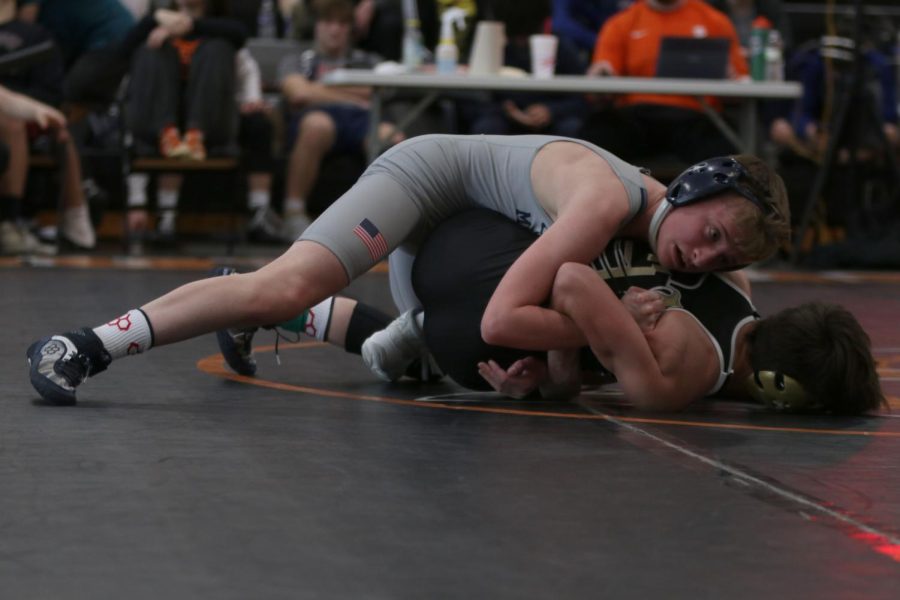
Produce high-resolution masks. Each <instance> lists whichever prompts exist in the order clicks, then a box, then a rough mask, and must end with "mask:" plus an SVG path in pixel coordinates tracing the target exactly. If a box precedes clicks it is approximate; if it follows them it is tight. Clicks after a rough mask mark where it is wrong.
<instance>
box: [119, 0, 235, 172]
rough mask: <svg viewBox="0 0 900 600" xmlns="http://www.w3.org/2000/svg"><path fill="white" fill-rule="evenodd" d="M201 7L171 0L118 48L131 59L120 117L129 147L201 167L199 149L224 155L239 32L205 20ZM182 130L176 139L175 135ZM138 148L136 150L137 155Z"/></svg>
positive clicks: (221, 20)
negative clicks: (138, 144)
mask: <svg viewBox="0 0 900 600" xmlns="http://www.w3.org/2000/svg"><path fill="white" fill-rule="evenodd" d="M206 5H207V0H176V2H175V3H174V4H173V8H174V9H172V10H169V9H158V10H156V11H154V12H153V13H151V14H149V15H147V16H146V17H145V18H144V19H142V20H141V21H140V22H139V23H138V24H137V25H136V26H135V28H134V29H133V30H132V31H131V32H130V33H129V34H128V37H127V38H126V39H125V41H124V42H123V48H122V49H123V52H126V53H128V52H133V53H134V55H133V58H132V67H131V83H130V87H129V93H128V105H127V113H128V118H129V127H130V129H131V132H132V133H133V134H134V136H135V139H136V141H138V142H141V143H143V144H144V148H143V150H145V151H146V144H148V143H149V144H151V148H152V147H154V146H158V150H159V154H161V155H162V156H165V157H169V158H173V157H184V158H188V159H195V160H202V159H204V158H205V157H206V154H207V147H209V148H227V147H228V146H229V145H231V144H233V141H234V139H235V132H236V124H237V116H236V109H235V104H234V102H231V101H229V102H223V101H222V99H223V98H228V99H229V100H231V99H233V98H234V94H235V82H234V79H235V74H234V73H235V69H234V64H235V53H236V52H237V51H238V50H239V49H240V48H241V47H243V45H244V42H245V41H246V38H247V34H246V31H245V29H244V26H243V25H242V24H241V23H240V22H239V21H236V20H234V19H229V18H226V17H216V16H208V15H209V14H210V13H209V12H208V11H207V6H206ZM182 130H183V131H184V137H183V138H182V136H181V131H182ZM140 149H141V148H139V150H140Z"/></svg>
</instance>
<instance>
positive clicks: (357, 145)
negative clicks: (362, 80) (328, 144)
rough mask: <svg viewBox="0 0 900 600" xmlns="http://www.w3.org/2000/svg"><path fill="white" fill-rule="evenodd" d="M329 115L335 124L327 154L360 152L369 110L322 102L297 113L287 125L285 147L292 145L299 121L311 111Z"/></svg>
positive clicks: (367, 128)
mask: <svg viewBox="0 0 900 600" xmlns="http://www.w3.org/2000/svg"><path fill="white" fill-rule="evenodd" d="M317 111H318V112H323V113H326V114H327V115H329V116H330V117H331V118H332V120H333V121H334V125H335V140H334V146H332V148H331V150H330V151H329V154H350V153H352V152H362V151H363V142H365V139H366V134H367V133H368V132H369V111H367V110H365V109H363V108H359V107H358V106H353V105H350V104H323V105H321V106H315V107H312V108H308V109H306V110H304V111H302V112H300V113H298V114H297V116H295V117H294V118H293V119H291V121H290V125H289V126H288V132H287V139H286V144H285V145H286V147H288V148H290V147H292V146H293V145H294V141H296V139H297V135H298V133H299V131H300V121H301V120H302V119H303V117H304V116H306V115H307V114H309V113H311V112H317Z"/></svg>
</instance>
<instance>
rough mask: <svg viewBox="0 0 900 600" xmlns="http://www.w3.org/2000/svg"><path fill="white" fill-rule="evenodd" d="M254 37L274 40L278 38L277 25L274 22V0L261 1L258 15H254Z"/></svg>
mask: <svg viewBox="0 0 900 600" xmlns="http://www.w3.org/2000/svg"><path fill="white" fill-rule="evenodd" d="M256 36H257V37H261V38H268V39H274V38H277V37H278V24H277V23H276V20H275V0H262V3H261V4H260V5H259V13H257V15H256Z"/></svg>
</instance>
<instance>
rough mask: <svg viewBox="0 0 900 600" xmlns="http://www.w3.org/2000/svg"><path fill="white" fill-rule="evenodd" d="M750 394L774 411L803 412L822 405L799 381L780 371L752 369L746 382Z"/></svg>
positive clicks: (819, 407)
mask: <svg viewBox="0 0 900 600" xmlns="http://www.w3.org/2000/svg"><path fill="white" fill-rule="evenodd" d="M746 385H747V388H748V390H749V392H750V395H751V396H753V398H754V399H755V400H756V401H757V402H760V403H762V404H765V405H766V406H767V407H768V408H770V409H772V410H775V411H776V412H803V411H809V410H816V409H821V408H822V406H821V404H819V403H818V402H816V401H815V399H814V398H812V397H811V396H810V395H809V393H808V392H807V391H806V390H804V389H803V386H802V385H800V382H799V381H797V380H796V379H794V378H793V377H790V376H788V375H785V374H784V373H781V372H780V371H754V373H753V375H750V376H749V377H747V382H746Z"/></svg>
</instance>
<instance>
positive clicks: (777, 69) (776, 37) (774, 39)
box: [765, 29, 784, 81]
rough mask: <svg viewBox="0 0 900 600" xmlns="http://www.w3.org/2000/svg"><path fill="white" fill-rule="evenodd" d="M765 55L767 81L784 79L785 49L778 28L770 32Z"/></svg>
mask: <svg viewBox="0 0 900 600" xmlns="http://www.w3.org/2000/svg"><path fill="white" fill-rule="evenodd" d="M765 55H766V81H784V51H783V50H782V44H781V34H780V33H778V30H777V29H773V30H772V31H770V32H769V42H768V43H767V44H766V52H765Z"/></svg>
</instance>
